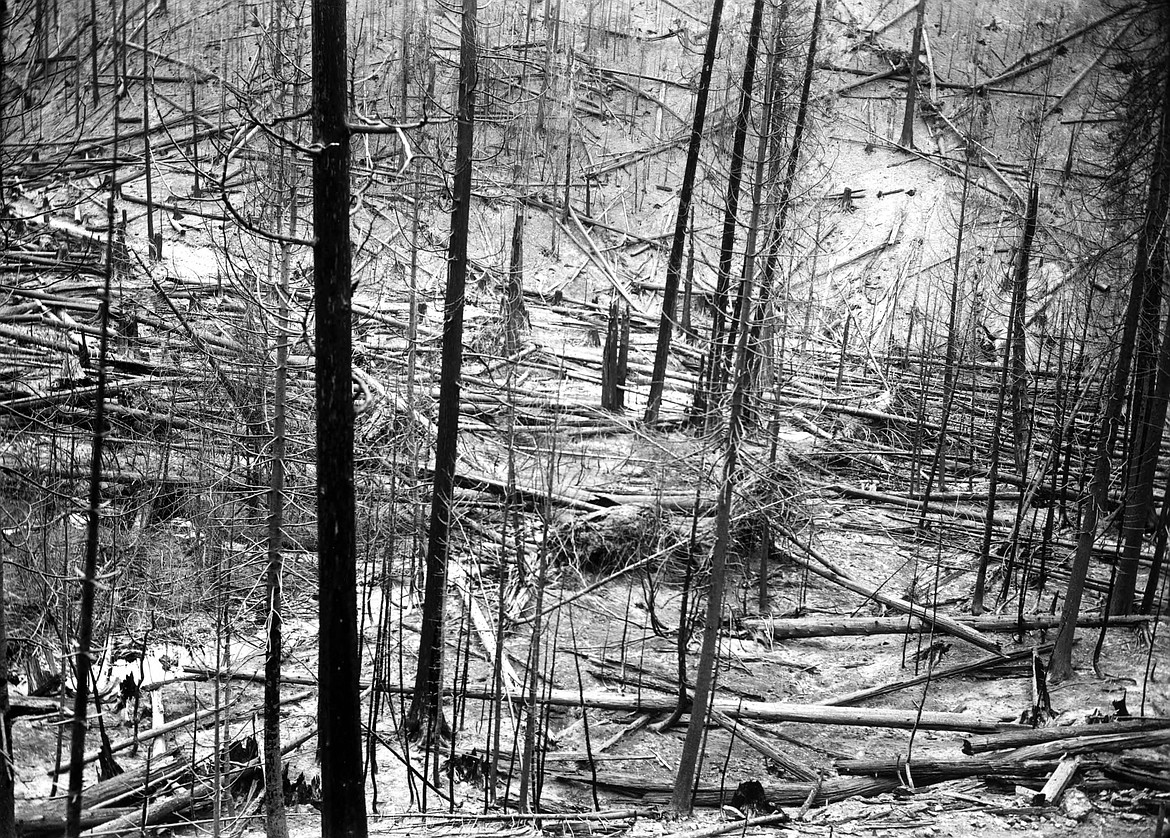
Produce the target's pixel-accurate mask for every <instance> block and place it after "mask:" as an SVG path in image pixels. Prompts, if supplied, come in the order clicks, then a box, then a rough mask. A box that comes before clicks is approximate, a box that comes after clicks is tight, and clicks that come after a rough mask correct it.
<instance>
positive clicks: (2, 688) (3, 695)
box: [0, 0, 56, 838]
mask: <svg viewBox="0 0 1170 838" xmlns="http://www.w3.org/2000/svg"><path fill="white" fill-rule="evenodd" d="M41 8H42V6H41V4H38V5H37V9H38V10H40V9H41ZM38 20H40V25H41V29H42V30H43V28H44V26H45V24H44V21H43V19H42V18H40V17H39V16H38ZM7 38H8V0H0V137H6V136H8V135H7V134H5V133H4V131H5V128H6V126H5V124H4V122H5V120H4V115H5V114H6V113H7V112H8V101H7V93H8V91H7V90H5V89H4V78H5V71H6V70H7V69H8V65H7V64H5V63H4V62H5V59H6V58H7V56H6V55H5V52H4V46H5V43H6V39H7ZM43 69H44V68H42V70H43ZM6 159H7V158H6V157H5V156H4V155H3V154H0V207H3V206H7V198H8V196H7V181H6V180H5V174H6V172H5V171H4V163H5V161H6ZM8 226H9V225H7V224H6V225H4V228H5V229H4V233H3V237H4V240H3V242H2V244H3V247H4V250H5V252H7V251H8V248H9V245H10V244H11V242H10V240H9V232H8ZM6 544H7V539H0V656H2V657H0V660H3V661H4V671H3V672H0V838H9V836H12V835H16V815H15V812H14V807H15V801H14V799H13V798H14V790H13V785H14V779H15V773H14V772H13V770H12V725H11V724H10V723H9V721H8V677H7V676H8V671H7V666H8V614H7V602H8V594H7V590H6V587H5V584H4V562H5V560H6V559H7V556H6V555H5V550H4V547H5V545H6ZM54 779H56V778H54Z"/></svg>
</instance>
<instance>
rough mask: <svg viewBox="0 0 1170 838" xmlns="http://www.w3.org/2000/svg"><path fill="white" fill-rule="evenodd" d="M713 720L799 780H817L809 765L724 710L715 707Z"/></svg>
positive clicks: (711, 713)
mask: <svg viewBox="0 0 1170 838" xmlns="http://www.w3.org/2000/svg"><path fill="white" fill-rule="evenodd" d="M709 715H710V717H711V721H713V722H715V724H717V725H719V726H720V727H721V728H723V729H724V730H726V731H727V732H728V733H730V734H731V735H732V737H733V738H735V737H738V738H739V739H740V740H741V741H742V742H743V743H744V744H745V745H747V746H749V747H751V748H753V749H754V750H756V751H757V752H758V753H761V754H763V755H764V756H765V757H766V758H768V759H770V760H772V762H774V763H776V764H777V765H779V766H780V767H781V768H783V769H784V770H785V771H787V772H788V773H789V774H791V775H792V776H793V777H796V778H797V779H798V780H807V781H808V782H810V783H811V782H815V781H816V780H817V778H818V776H819V775H818V774H817V772H816V771H813V770H812V769H811V768H809V767H808V766H807V765H804V764H803V763H800V762H797V761H796V760H794V759H791V758H790V757H788V756H787V755H785V754H784V753H782V752H781V751H780V750H779V749H777V748H776V747H775V746H774V745H773V744H772V743H771V742H769V741H768V740H766V739H765V738H764V737H762V736H760V734H758V733H756V732H755V731H754V730H752V729H751V728H748V727H745V726H743V725H741V724H736V720H735V719H733V718H731V717H730V716H728V715H727V714H726V713H724V712H723V711H722V710H717V709H715V708H714V707H712V708H711V711H710V714H709Z"/></svg>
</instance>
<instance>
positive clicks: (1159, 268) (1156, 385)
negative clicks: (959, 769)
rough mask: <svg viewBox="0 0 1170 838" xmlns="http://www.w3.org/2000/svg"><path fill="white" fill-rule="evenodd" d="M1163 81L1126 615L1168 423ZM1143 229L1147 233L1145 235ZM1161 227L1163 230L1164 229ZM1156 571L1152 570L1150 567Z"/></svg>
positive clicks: (1128, 512)
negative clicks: (1163, 316) (1163, 314)
mask: <svg viewBox="0 0 1170 838" xmlns="http://www.w3.org/2000/svg"><path fill="white" fill-rule="evenodd" d="M1167 73H1168V75H1167V76H1166V77H1165V81H1164V82H1163V84H1164V85H1165V87H1166V92H1165V98H1164V101H1163V122H1162V137H1161V142H1160V145H1159V149H1158V151H1157V152H1156V153H1155V158H1154V167H1153V171H1152V172H1151V174H1150V200H1149V205H1148V208H1147V213H1148V214H1147V219H1146V225H1147V226H1146V230H1151V231H1152V238H1151V241H1150V242H1149V244H1148V248H1149V257H1148V261H1147V263H1146V265H1145V271H1146V287H1145V291H1146V293H1145V296H1144V300H1143V310H1142V314H1141V316H1140V318H1139V334H1140V335H1141V337H1139V340H1138V347H1137V353H1138V354H1137V370H1136V371H1135V378H1136V379H1137V380H1136V381H1135V383H1134V401H1135V402H1137V401H1139V400H1140V402H1141V404H1140V407H1135V408H1133V409H1132V410H1131V413H1133V415H1134V416H1135V417H1137V420H1136V425H1137V427H1136V428H1135V433H1134V439H1133V442H1132V444H1131V446H1130V450H1129V462H1128V463H1127V468H1126V477H1127V480H1126V497H1125V512H1124V518H1123V524H1122V541H1123V546H1122V554H1121V559H1120V561H1119V562H1118V565H1117V578H1116V579H1115V580H1114V584H1113V593H1112V595H1111V596H1110V600H1109V612H1110V613H1111V614H1127V613H1129V611H1130V610H1131V609H1132V607H1133V599H1134V593H1135V591H1136V588H1137V572H1138V560H1139V558H1140V556H1141V549H1142V539H1143V536H1144V534H1145V530H1146V528H1147V526H1148V523H1149V521H1150V518H1151V517H1152V514H1153V499H1154V481H1155V479H1156V476H1157V470H1158V456H1159V453H1160V451H1161V448H1162V437H1163V429H1164V427H1165V424H1166V408H1167V398H1168V397H1170V319H1168V321H1167V324H1166V328H1165V329H1164V330H1163V333H1162V335H1161V336H1160V337H1161V346H1160V348H1159V351H1158V352H1157V353H1156V356H1157V357H1156V360H1155V358H1154V355H1155V353H1154V352H1153V351H1152V349H1153V346H1154V345H1156V344H1157V341H1158V340H1159V335H1158V325H1157V322H1158V317H1159V314H1160V313H1161V307H1162V292H1163V283H1164V282H1165V280H1166V233H1165V230H1166V219H1167V210H1168V205H1170V183H1168V182H1167V181H1168V180H1170V171H1168V169H1170V148H1168V145H1167V144H1168V140H1167V136H1166V134H1167V126H1168V123H1167V117H1166V116H1165V113H1166V111H1167V110H1170V70H1167ZM1146 230H1143V235H1145V234H1146ZM1157 231H1161V232H1160V233H1159V232H1157ZM1151 574H1153V570H1151Z"/></svg>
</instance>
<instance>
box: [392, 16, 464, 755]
mask: <svg viewBox="0 0 1170 838" xmlns="http://www.w3.org/2000/svg"><path fill="white" fill-rule="evenodd" d="M475 17H476V0H463V29H462V35H461V36H460V51H459V103H458V109H459V110H458V129H457V145H456V149H455V190H454V206H453V207H452V209H451V239H450V244H449V245H448V250H447V292H446V297H445V300H444V304H443V306H444V307H443V358H442V370H441V373H440V380H439V419H438V439H437V441H436V443H435V480H434V485H433V488H432V493H431V525H430V534H429V537H428V540H427V580H426V589H425V591H424V593H423V617H422V632H421V636H420V638H419V649H418V670H417V672H416V673H415V680H414V696H413V698H412V699H411V703H410V712H409V715H408V717H407V727H408V729H409V730H410V731H411V732H412V733H414V734H415V735H421V736H423V737H424V738H425V739H426V740H427V741H430V740H431V739H432V738H433V737H435V736H438V735H442V734H443V733H445V732H446V724H445V722H444V720H443V716H442V708H441V706H440V698H441V695H440V685H439V676H440V674H441V672H442V666H443V604H444V595H445V593H446V588H447V550H448V545H449V539H450V529H451V493H452V490H453V488H454V483H455V458H456V454H457V442H458V437H459V376H460V371H461V368H462V366H463V295H464V291H465V289H466V286H467V227H468V218H469V212H470V208H471V163H472V160H471V152H472V140H473V138H474V134H475V99H474V96H475V61H476V57H475Z"/></svg>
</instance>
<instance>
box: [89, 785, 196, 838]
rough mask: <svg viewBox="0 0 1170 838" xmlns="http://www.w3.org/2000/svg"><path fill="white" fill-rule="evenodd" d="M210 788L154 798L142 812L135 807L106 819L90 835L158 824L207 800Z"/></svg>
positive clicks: (187, 790) (182, 790)
mask: <svg viewBox="0 0 1170 838" xmlns="http://www.w3.org/2000/svg"><path fill="white" fill-rule="evenodd" d="M211 798H212V790H211V789H209V788H203V787H200V788H197V789H195V790H194V791H192V790H191V789H186V788H184V789H179V790H178V791H176V792H175V794H173V795H172V796H170V797H166V798H163V799H162V800H156V801H154V802H153V803H151V804H150V805H149V806H147V807H146V812H145V813H143V811H142V809H141V808H137V807H136V808H135V809H134V810H132V811H131V812H130V813H128V814H124V815H122V816H121V817H119V818H116V819H112V820H109V821H106V822H105V823H103V824H101V825H100V826H98V827H97V828H96V829H94V830H93V831H92V832H91V833H90V834H91V835H112V834H115V833H120V832H125V831H127V830H138V829H139V828H142V827H150V826H158V825H159V824H161V823H164V822H165V821H167V820H169V819H170V818H172V817H174V816H175V815H177V814H178V813H179V812H185V811H187V810H188V809H190V808H192V807H193V806H197V805H199V804H201V803H206V802H209V801H210V800H211Z"/></svg>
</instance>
